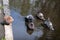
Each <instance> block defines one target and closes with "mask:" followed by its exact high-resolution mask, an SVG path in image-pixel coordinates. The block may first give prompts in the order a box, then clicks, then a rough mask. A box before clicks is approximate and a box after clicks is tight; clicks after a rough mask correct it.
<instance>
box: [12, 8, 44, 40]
mask: <svg viewBox="0 0 60 40" xmlns="http://www.w3.org/2000/svg"><path fill="white" fill-rule="evenodd" d="M11 16H12V17H13V18H14V22H13V24H12V29H13V36H14V40H37V39H38V38H39V37H42V35H43V30H42V29H39V30H37V28H36V29H35V31H34V32H33V33H32V34H31V35H29V34H28V33H27V28H26V26H25V21H24V17H23V16H21V15H20V14H19V12H17V11H15V10H14V9H11Z"/></svg>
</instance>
